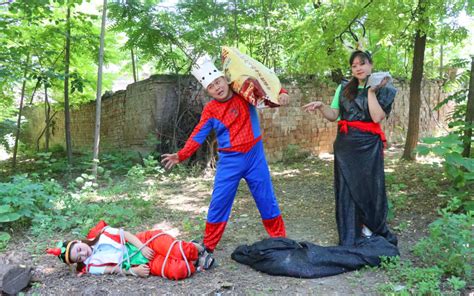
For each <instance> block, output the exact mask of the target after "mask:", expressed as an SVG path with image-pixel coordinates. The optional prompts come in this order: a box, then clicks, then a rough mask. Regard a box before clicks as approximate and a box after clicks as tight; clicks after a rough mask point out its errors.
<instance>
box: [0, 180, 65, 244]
mask: <svg viewBox="0 0 474 296" xmlns="http://www.w3.org/2000/svg"><path fill="white" fill-rule="evenodd" d="M61 192H62V188H61V186H60V185H59V184H58V183H56V182H55V181H44V182H42V183H37V182H34V181H32V180H31V179H29V178H28V177H27V176H26V175H20V176H14V177H13V178H12V181H11V182H8V183H0V196H2V198H1V199H0V243H1V244H6V243H8V241H9V240H10V235H9V234H8V233H7V232H5V231H2V229H5V228H6V227H7V226H10V225H12V224H13V223H20V224H21V223H23V224H25V225H29V224H31V223H32V222H33V221H34V220H35V218H36V217H38V216H42V215H48V214H50V213H52V211H53V208H54V201H55V200H56V199H57V197H58V196H59V195H60V194H61Z"/></svg>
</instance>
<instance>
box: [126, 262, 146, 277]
mask: <svg viewBox="0 0 474 296" xmlns="http://www.w3.org/2000/svg"><path fill="white" fill-rule="evenodd" d="M130 270H131V271H132V272H133V273H134V274H136V275H137V276H139V277H147V276H149V275H150V267H149V266H148V265H146V264H140V265H138V266H134V267H132V268H130Z"/></svg>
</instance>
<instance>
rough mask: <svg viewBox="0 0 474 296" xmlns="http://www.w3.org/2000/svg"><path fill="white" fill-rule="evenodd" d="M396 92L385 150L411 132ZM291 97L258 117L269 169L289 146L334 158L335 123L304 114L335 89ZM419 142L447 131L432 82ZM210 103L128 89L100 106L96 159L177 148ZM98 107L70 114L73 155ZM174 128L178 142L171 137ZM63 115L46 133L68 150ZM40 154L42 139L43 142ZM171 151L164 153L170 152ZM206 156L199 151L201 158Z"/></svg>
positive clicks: (163, 84)
mask: <svg viewBox="0 0 474 296" xmlns="http://www.w3.org/2000/svg"><path fill="white" fill-rule="evenodd" d="M395 86H396V87H397V88H398V90H399V92H398V94H397V97H396V98H395V103H394V106H393V110H392V113H391V115H390V117H389V119H388V120H386V121H385V122H384V130H385V133H386V135H387V138H388V141H389V142H392V143H393V142H401V141H403V139H404V137H405V133H406V128H407V126H408V97H409V84H408V82H405V81H396V82H395ZM284 87H285V88H286V89H287V90H288V91H289V94H290V97H291V100H292V101H291V103H290V105H289V106H287V107H281V108H274V109H261V110H259V111H258V113H259V116H260V125H261V129H262V133H263V138H264V144H265V150H266V154H267V158H268V160H269V161H278V160H280V159H282V157H283V153H284V151H285V150H286V149H288V147H289V145H297V146H298V149H301V150H302V151H309V152H311V153H313V154H318V153H322V152H332V143H333V141H334V138H335V136H336V123H333V122H328V121H327V120H325V119H324V118H323V117H322V116H321V115H320V114H319V113H316V114H308V113H305V112H303V111H302V109H301V106H303V105H304V104H306V103H308V102H311V101H313V100H316V99H319V100H322V101H324V102H325V103H327V104H329V103H330V102H331V100H332V96H333V93H334V89H335V85H331V86H328V85H325V84H321V83H318V82H317V81H306V82H304V83H297V84H296V83H295V84H291V83H284ZM422 89H423V91H422V110H421V115H420V116H421V121H420V135H421V136H427V135H432V134H434V133H436V132H437V130H439V125H440V124H441V125H444V119H445V115H446V110H444V109H443V110H440V111H431V110H432V108H433V107H434V106H435V105H436V104H437V103H438V102H439V101H441V100H443V99H444V97H445V95H444V94H443V93H442V92H441V91H440V86H439V84H438V82H436V81H429V82H428V81H424V82H423V88H422ZM208 100H209V98H208V97H207V96H206V95H205V93H204V92H203V91H202V89H201V88H200V86H199V85H198V84H197V83H196V81H195V80H194V79H191V78H189V77H176V76H167V75H160V76H153V77H151V78H149V79H146V80H143V81H139V82H136V83H133V84H130V85H128V86H127V89H126V90H123V91H118V92H116V93H114V94H111V95H104V97H103V99H102V121H101V142H100V144H101V151H107V150H117V149H118V150H138V151H150V150H153V149H155V148H156V146H153V145H148V144H147V138H150V137H152V138H153V137H157V135H158V137H159V139H160V140H162V141H164V139H171V138H173V137H174V138H178V141H177V142H176V144H177V145H178V146H181V145H182V143H183V141H184V140H185V138H186V137H187V135H188V134H189V133H190V131H191V130H192V127H193V126H194V124H196V123H197V120H198V119H199V112H200V111H201V110H202V107H203V106H204V104H205V103H206V102H208ZM43 112H44V111H43V108H42V107H37V108H30V109H27V110H26V111H25V116H26V118H27V120H28V123H27V125H26V128H25V132H24V133H23V141H25V142H27V143H30V144H34V143H35V141H36V139H37V138H38V135H39V134H40V133H41V131H42V130H43V129H44V126H45V124H44V115H43ZM94 122H95V102H93V103H90V104H85V105H82V106H81V107H80V108H79V109H73V110H72V112H71V133H72V140H73V143H72V144H73V149H74V150H75V151H81V150H83V151H91V150H92V145H93V140H94ZM175 126H178V127H179V131H180V132H181V136H180V134H179V133H177V132H176V129H175V128H174V127H175ZM64 133H65V132H64V116H63V112H62V111H61V112H58V113H57V114H56V116H55V118H54V120H53V124H52V128H51V138H50V147H51V146H53V145H61V146H65V140H64V138H65V136H64ZM40 144H41V146H44V138H43V139H42V140H41V142H40ZM168 147H169V146H168ZM203 152H204V153H206V151H201V153H203Z"/></svg>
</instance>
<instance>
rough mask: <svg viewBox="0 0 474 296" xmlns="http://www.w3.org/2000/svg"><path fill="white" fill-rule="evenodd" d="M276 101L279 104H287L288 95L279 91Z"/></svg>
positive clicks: (288, 100) (288, 101)
mask: <svg viewBox="0 0 474 296" xmlns="http://www.w3.org/2000/svg"><path fill="white" fill-rule="evenodd" d="M278 103H280V105H281V106H285V105H288V104H289V103H290V96H289V95H288V94H286V93H281V94H280V95H279V96H278Z"/></svg>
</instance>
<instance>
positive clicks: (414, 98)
mask: <svg viewBox="0 0 474 296" xmlns="http://www.w3.org/2000/svg"><path fill="white" fill-rule="evenodd" d="M425 46H426V34H424V33H422V32H421V31H420V30H417V31H416V35H415V49H414V53H413V69H412V72H411V81H410V106H409V111H408V131H407V138H406V142H405V150H404V151H403V156H402V159H405V160H415V154H414V150H415V147H416V145H417V144H418V134H419V131H420V106H421V80H422V78H423V63H424V59H425Z"/></svg>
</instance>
